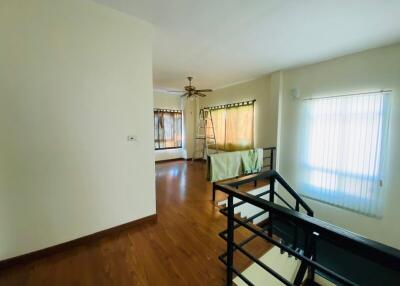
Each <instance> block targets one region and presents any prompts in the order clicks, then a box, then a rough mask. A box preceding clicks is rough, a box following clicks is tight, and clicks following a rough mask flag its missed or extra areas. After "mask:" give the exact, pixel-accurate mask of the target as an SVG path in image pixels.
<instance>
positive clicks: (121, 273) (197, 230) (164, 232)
mask: <svg viewBox="0 0 400 286" xmlns="http://www.w3.org/2000/svg"><path fill="white" fill-rule="evenodd" d="M156 188H157V214H158V221H157V223H156V224H150V223H148V224H147V223H146V224H143V225H140V226H136V227H133V228H131V229H128V230H124V231H122V232H120V233H118V234H113V235H109V236H107V237H104V238H101V239H98V240H96V241H93V242H90V243H85V244H82V245H79V246H74V247H72V248H69V249H66V250H64V251H62V252H60V253H56V254H53V255H51V256H48V257H46V258H42V259H38V260H36V261H32V262H30V263H28V264H25V265H16V266H14V267H12V268H8V269H4V270H1V271H0V285H1V286H3V285H7V286H9V285H10V286H13V285H21V286H26V285H57V286H58V285H74V286H75V285H96V286H98V285H118V286H123V285H157V286H158V285H206V284H207V285H224V283H225V267H224V265H223V264H222V263H221V262H220V261H219V260H218V255H220V254H222V253H223V252H224V251H225V248H226V245H225V242H224V241H223V240H222V239H221V238H219V237H218V233H219V232H220V231H222V230H223V229H225V228H226V219H225V217H224V216H222V215H221V214H220V213H219V211H218V208H217V207H215V205H214V204H213V203H212V201H211V184H210V183H209V182H207V181H206V180H205V170H204V164H203V163H201V162H195V163H194V164H193V165H191V163H190V162H186V161H176V162H168V163H161V164H157V165H156ZM217 196H218V197H219V198H222V197H221V196H222V195H221V194H217ZM218 197H217V198H218ZM248 235H249V233H247V232H246V231H245V230H241V231H238V232H236V233H235V236H236V239H235V240H237V241H240V240H242V239H244V238H245V237H247V236H248ZM269 248H270V245H269V244H268V243H266V242H264V241H261V240H258V239H255V240H254V242H252V243H250V244H248V246H247V249H248V250H250V251H252V253H254V254H255V255H259V256H261V255H262V254H263V253H265V252H266V251H267V250H268V249H269ZM235 265H236V266H237V267H238V268H239V269H244V267H246V266H248V265H249V261H248V260H247V259H246V258H245V257H243V256H240V255H236V256H235Z"/></svg>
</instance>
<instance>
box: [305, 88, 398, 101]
mask: <svg viewBox="0 0 400 286" xmlns="http://www.w3.org/2000/svg"><path fill="white" fill-rule="evenodd" d="M392 91H393V90H391V89H382V90H377V91H367V92H358V93H348V94H340V95H331V96H321V97H307V98H303V100H313V99H324V98H335V97H344V96H354V95H366V94H373V93H388V92H392Z"/></svg>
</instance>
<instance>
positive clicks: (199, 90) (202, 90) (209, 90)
mask: <svg viewBox="0 0 400 286" xmlns="http://www.w3.org/2000/svg"><path fill="white" fill-rule="evenodd" d="M196 91H198V92H212V91H213V90H212V89H198V90H196Z"/></svg>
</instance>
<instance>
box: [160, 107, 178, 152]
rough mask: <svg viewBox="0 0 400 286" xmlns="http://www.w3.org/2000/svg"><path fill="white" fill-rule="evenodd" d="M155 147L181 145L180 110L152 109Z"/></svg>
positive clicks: (164, 147)
mask: <svg viewBox="0 0 400 286" xmlns="http://www.w3.org/2000/svg"><path fill="white" fill-rule="evenodd" d="M154 147H155V149H168V148H181V147H182V112H181V111H176V110H154Z"/></svg>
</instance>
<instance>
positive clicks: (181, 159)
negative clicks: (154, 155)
mask: <svg viewBox="0 0 400 286" xmlns="http://www.w3.org/2000/svg"><path fill="white" fill-rule="evenodd" d="M184 160H186V159H185V158H173V159H166V160H156V161H155V162H156V164H161V163H168V162H174V161H184Z"/></svg>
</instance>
